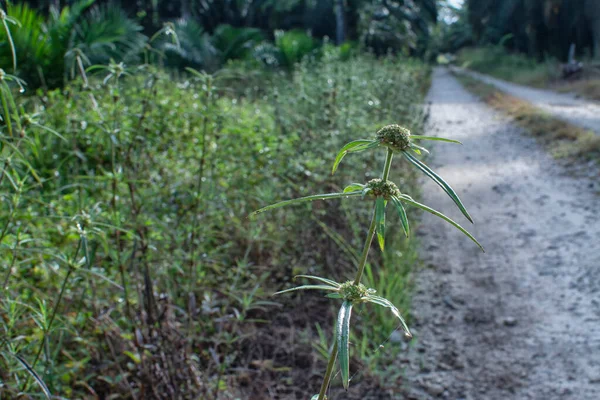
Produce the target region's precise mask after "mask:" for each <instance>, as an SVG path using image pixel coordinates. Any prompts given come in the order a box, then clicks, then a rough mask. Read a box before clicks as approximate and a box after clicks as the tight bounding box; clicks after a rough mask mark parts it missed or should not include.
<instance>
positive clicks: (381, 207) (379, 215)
mask: <svg viewBox="0 0 600 400" xmlns="http://www.w3.org/2000/svg"><path fill="white" fill-rule="evenodd" d="M375 220H376V224H377V225H376V229H377V241H378V242H379V247H380V248H381V251H383V250H384V247H385V199H384V198H383V197H378V198H377V201H376V202H375Z"/></svg>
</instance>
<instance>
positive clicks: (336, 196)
mask: <svg viewBox="0 0 600 400" xmlns="http://www.w3.org/2000/svg"><path fill="white" fill-rule="evenodd" d="M360 195H362V192H350V193H329V194H316V195H314V196H306V197H300V198H298V199H293V200H285V201H281V202H279V203H275V204H271V205H270V206H266V207H263V208H261V209H260V210H256V211H254V212H252V213H251V214H250V215H249V216H248V217H254V216H255V215H258V214H260V213H263V212H265V211H269V210H273V209H275V208H280V207H285V206H291V205H293V204H300V203H306V202H309V201H315V200H329V199H340V198H345V197H353V196H360Z"/></svg>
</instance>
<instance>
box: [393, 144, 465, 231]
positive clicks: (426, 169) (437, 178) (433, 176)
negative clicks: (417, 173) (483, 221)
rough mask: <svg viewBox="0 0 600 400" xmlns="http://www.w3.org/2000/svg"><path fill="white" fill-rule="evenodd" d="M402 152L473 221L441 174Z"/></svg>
mask: <svg viewBox="0 0 600 400" xmlns="http://www.w3.org/2000/svg"><path fill="white" fill-rule="evenodd" d="M402 154H404V157H405V158H406V159H407V160H408V161H409V162H410V163H411V164H413V165H414V166H416V167H417V168H418V169H420V170H421V171H422V172H423V173H424V174H425V175H427V176H428V177H429V178H431V179H432V180H433V181H434V182H435V183H437V184H438V186H440V187H441V188H442V189H443V190H444V192H446V194H447V195H448V196H449V197H450V198H451V199H452V201H454V203H455V204H456V206H457V207H458V209H459V210H460V211H461V212H462V213H463V215H464V216H465V217H466V218H467V219H468V220H469V221H470V222H471V223H473V218H471V215H470V214H469V212H468V211H467V209H466V207H465V205H464V204H463V203H462V201H461V200H460V198H459V197H458V194H456V192H455V191H454V189H452V187H451V186H450V185H449V184H448V183H447V182H446V181H445V180H443V179H442V177H441V176H439V175H438V174H436V173H435V172H434V171H433V170H432V169H431V168H429V167H428V166H427V165H425V164H424V163H423V162H422V161H421V160H419V159H418V158H415V157H414V156H413V155H412V154H409V153H407V152H405V151H403V152H402Z"/></svg>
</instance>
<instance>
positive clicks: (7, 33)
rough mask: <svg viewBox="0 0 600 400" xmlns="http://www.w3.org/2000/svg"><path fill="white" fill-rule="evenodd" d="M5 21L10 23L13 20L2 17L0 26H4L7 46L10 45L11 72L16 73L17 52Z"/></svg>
mask: <svg viewBox="0 0 600 400" xmlns="http://www.w3.org/2000/svg"><path fill="white" fill-rule="evenodd" d="M6 21H10V22H12V21H13V19H12V18H10V19H9V18H6V17H4V18H3V19H2V24H3V25H4V30H5V31H6V37H7V38H8V44H9V45H10V52H11V54H12V64H13V72H15V73H16V71H17V50H16V49H15V42H14V41H13V38H12V35H11V33H10V29H9V28H8V24H7V23H6ZM13 23H14V22H13ZM19 25H20V24H19Z"/></svg>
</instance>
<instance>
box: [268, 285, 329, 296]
mask: <svg viewBox="0 0 600 400" xmlns="http://www.w3.org/2000/svg"><path fill="white" fill-rule="evenodd" d="M296 290H334V291H337V290H338V288H336V287H334V286H329V285H304V286H297V287H294V288H291V289H286V290H282V291H280V292H277V293H273V296H275V295H278V294H283V293H289V292H295V291H296Z"/></svg>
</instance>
